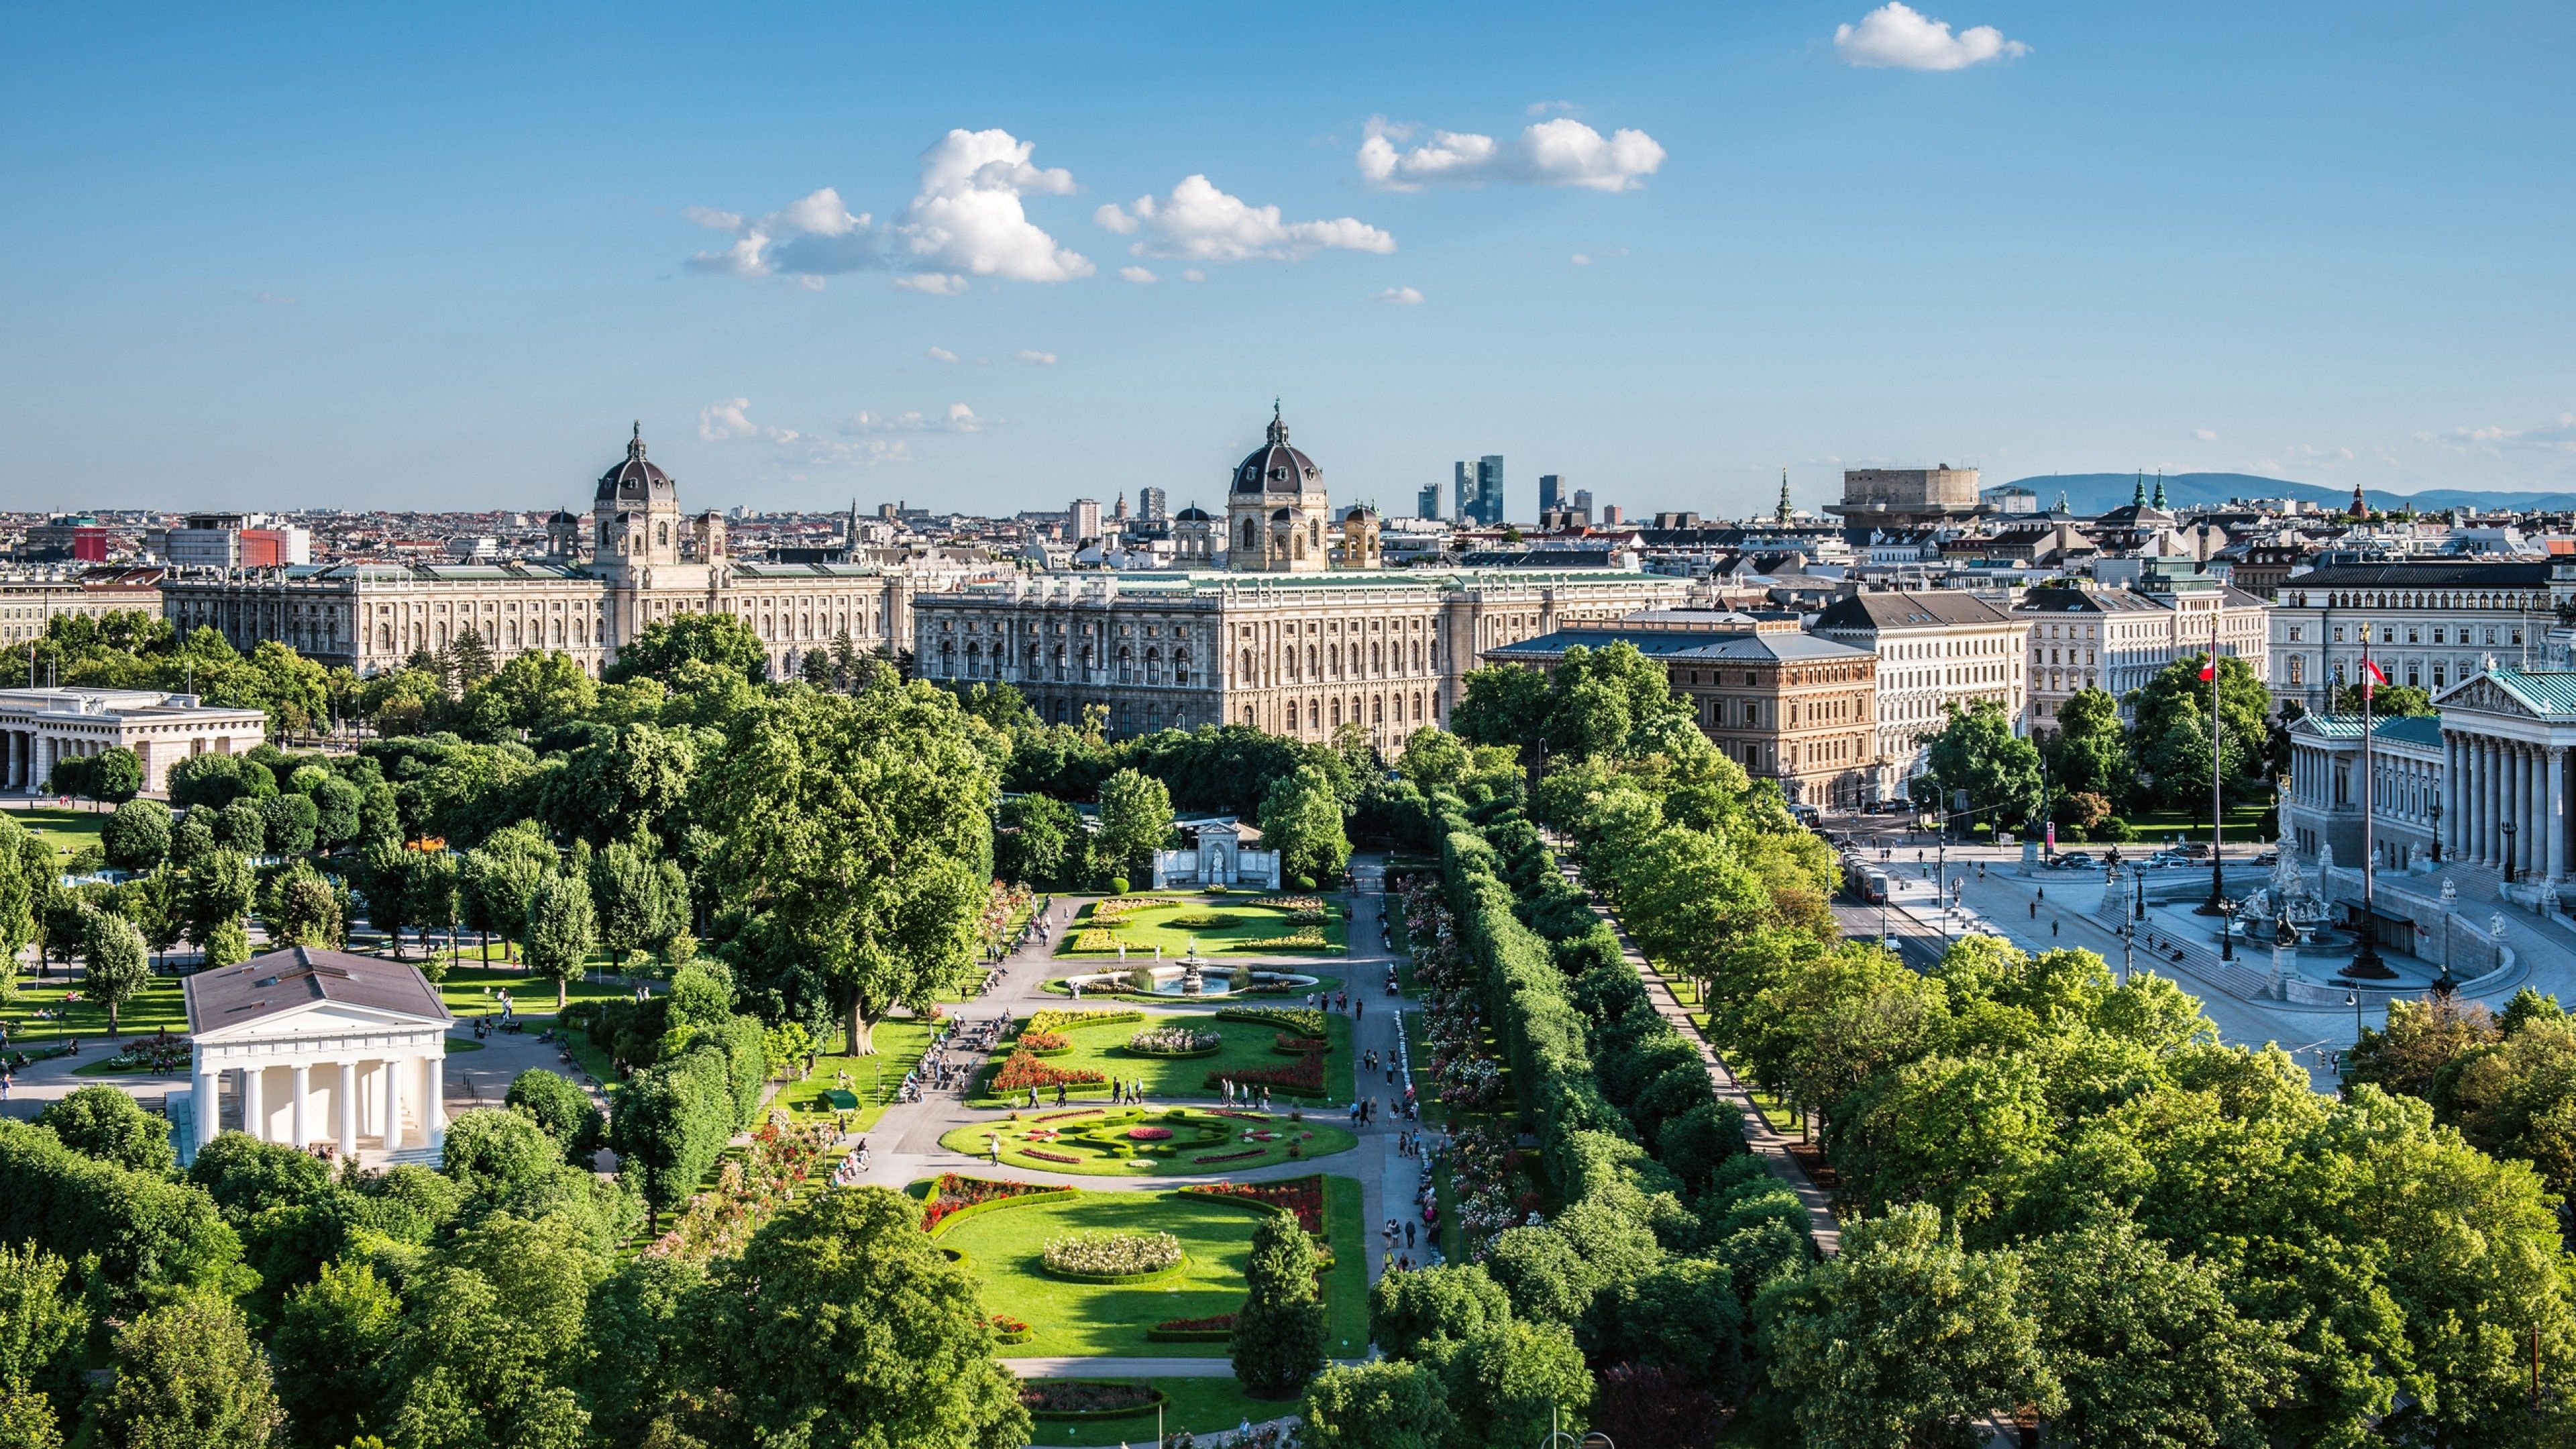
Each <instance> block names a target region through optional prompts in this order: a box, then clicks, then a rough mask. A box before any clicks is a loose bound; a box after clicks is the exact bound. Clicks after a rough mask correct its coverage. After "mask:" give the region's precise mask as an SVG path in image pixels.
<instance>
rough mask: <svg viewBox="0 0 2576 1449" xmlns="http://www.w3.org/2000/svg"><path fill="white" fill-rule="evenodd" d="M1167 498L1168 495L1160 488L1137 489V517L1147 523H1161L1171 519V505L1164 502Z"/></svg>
mask: <svg viewBox="0 0 2576 1449" xmlns="http://www.w3.org/2000/svg"><path fill="white" fill-rule="evenodd" d="M1165 497H1166V495H1165V494H1164V492H1163V490H1162V489H1160V488H1139V489H1137V490H1136V516H1137V517H1139V518H1141V519H1143V520H1145V521H1146V522H1147V523H1160V522H1162V521H1163V520H1164V519H1166V518H1169V517H1171V514H1170V512H1169V511H1168V510H1169V509H1170V506H1171V505H1170V504H1168V503H1166V502H1165V501H1164V499H1165Z"/></svg>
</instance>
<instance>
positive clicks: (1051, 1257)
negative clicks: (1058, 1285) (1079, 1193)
mask: <svg viewBox="0 0 2576 1449" xmlns="http://www.w3.org/2000/svg"><path fill="white" fill-rule="evenodd" d="M1038 1261H1039V1262H1040V1263H1042V1264H1044V1265H1045V1267H1046V1270H1047V1273H1048V1275H1049V1276H1051V1277H1056V1278H1062V1279H1064V1280H1065V1281H1067V1282H1070V1283H1159V1282H1161V1281H1162V1280H1164V1279H1165V1278H1169V1277H1173V1276H1175V1275H1176V1274H1178V1273H1179V1272H1180V1271H1181V1270H1182V1269H1183V1268H1185V1267H1187V1266H1189V1255H1188V1254H1187V1253H1185V1252H1183V1251H1182V1250H1181V1240H1180V1239H1179V1238H1176V1237H1174V1236H1172V1235H1171V1234H1170V1233H1070V1234H1067V1235H1066V1236H1064V1237H1061V1238H1054V1239H1051V1240H1049V1241H1048V1243H1047V1245H1046V1247H1045V1249H1044V1250H1043V1251H1041V1252H1040V1253H1039V1254H1038Z"/></svg>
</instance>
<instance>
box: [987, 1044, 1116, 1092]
mask: <svg viewBox="0 0 2576 1449" xmlns="http://www.w3.org/2000/svg"><path fill="white" fill-rule="evenodd" d="M1108 1084H1109V1078H1107V1077H1105V1076H1103V1075H1101V1074H1100V1073H1098V1072H1095V1071H1092V1070H1090V1069H1089V1068H1087V1067H1070V1068H1067V1067H1051V1066H1048V1065H1047V1064H1046V1063H1044V1062H1042V1061H1039V1060H1038V1059H1037V1058H1036V1057H1035V1056H1033V1055H1031V1054H1029V1053H1028V1052H1023V1051H1015V1052H1013V1053H1011V1057H1010V1060H1008V1061H1006V1062H1004V1063H1002V1069H1001V1070H1000V1071H998V1072H995V1073H994V1074H993V1082H992V1090H994V1091H996V1092H1025V1091H1027V1090H1029V1089H1030V1088H1031V1087H1038V1088H1047V1087H1105V1086H1107V1085H1108Z"/></svg>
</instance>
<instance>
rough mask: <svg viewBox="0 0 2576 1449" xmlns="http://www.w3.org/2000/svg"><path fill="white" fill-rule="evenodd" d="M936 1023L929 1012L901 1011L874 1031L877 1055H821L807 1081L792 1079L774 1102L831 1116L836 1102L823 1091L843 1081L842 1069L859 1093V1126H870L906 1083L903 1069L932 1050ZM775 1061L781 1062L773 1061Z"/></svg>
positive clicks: (800, 1112) (802, 1113)
mask: <svg viewBox="0 0 2576 1449" xmlns="http://www.w3.org/2000/svg"><path fill="white" fill-rule="evenodd" d="M933 1028H934V1023H933V1022H931V1021H930V1020H929V1019H928V1018H926V1017H896V1018H892V1019H889V1020H886V1021H881V1022H878V1023H877V1026H876V1030H875V1032H874V1033H872V1035H873V1037H874V1039H875V1041H876V1045H877V1054H876V1055H875V1056H872V1057H854V1056H837V1055H836V1056H818V1057H816V1058H814V1074H813V1075H812V1076H810V1077H808V1078H806V1079H805V1080H803V1081H801V1082H789V1083H787V1084H785V1085H784V1086H781V1087H780V1088H779V1089H778V1095H777V1096H775V1097H773V1098H771V1099H770V1105H772V1106H777V1107H785V1108H786V1109H787V1110H788V1111H789V1112H790V1113H791V1114H793V1115H795V1116H798V1117H829V1116H831V1115H832V1106H831V1104H830V1103H829V1102H826V1101H825V1100H824V1099H823V1094H824V1093H825V1092H828V1091H830V1090H831V1089H832V1088H834V1087H837V1086H840V1085H841V1081H840V1074H841V1073H843V1072H847V1073H849V1074H850V1081H849V1089H850V1091H851V1092H852V1093H853V1094H855V1095H856V1096H857V1097H858V1099H859V1111H858V1115H857V1116H856V1117H854V1118H853V1119H852V1120H851V1124H850V1128H851V1130H852V1131H854V1132H865V1131H867V1130H868V1129H870V1128H872V1127H874V1126H876V1125H877V1119H878V1118H880V1117H882V1116H884V1115H885V1110H886V1104H887V1103H888V1102H890V1101H892V1100H893V1099H894V1094H895V1091H896V1089H897V1088H899V1087H901V1086H902V1085H903V1074H904V1073H906V1072H908V1071H911V1070H912V1069H913V1068H914V1067H915V1066H916V1065H918V1064H919V1063H920V1061H921V1059H922V1057H923V1056H924V1055H925V1054H927V1053H928V1052H929V1050H930V1036H931V1032H932V1030H933ZM771 1065H772V1066H777V1065H779V1064H778V1063H772V1064H771Z"/></svg>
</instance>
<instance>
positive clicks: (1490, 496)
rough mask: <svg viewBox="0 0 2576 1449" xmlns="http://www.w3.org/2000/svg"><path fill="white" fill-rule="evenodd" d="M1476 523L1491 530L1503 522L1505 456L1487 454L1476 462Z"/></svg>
mask: <svg viewBox="0 0 2576 1449" xmlns="http://www.w3.org/2000/svg"><path fill="white" fill-rule="evenodd" d="M1476 521H1477V522H1478V523H1481V524H1483V525H1485V526H1486V527H1487V528H1491V527H1493V526H1494V525H1496V524H1498V523H1501V522H1502V521H1503V455H1502V454H1500V453H1487V454H1486V455H1485V456H1484V457H1482V458H1479V459H1477V460H1476Z"/></svg>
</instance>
